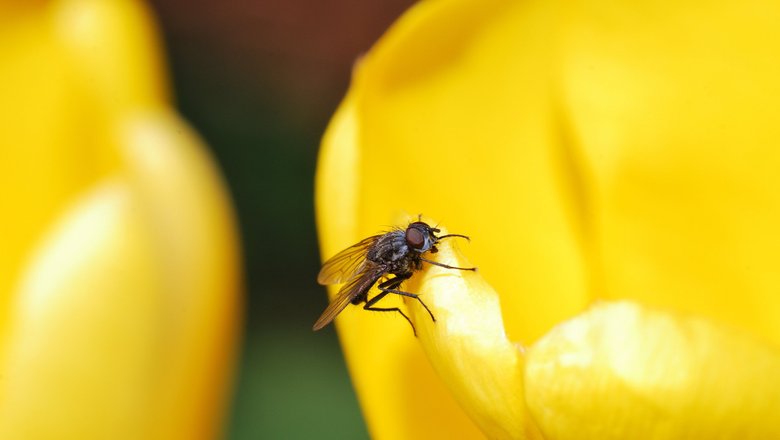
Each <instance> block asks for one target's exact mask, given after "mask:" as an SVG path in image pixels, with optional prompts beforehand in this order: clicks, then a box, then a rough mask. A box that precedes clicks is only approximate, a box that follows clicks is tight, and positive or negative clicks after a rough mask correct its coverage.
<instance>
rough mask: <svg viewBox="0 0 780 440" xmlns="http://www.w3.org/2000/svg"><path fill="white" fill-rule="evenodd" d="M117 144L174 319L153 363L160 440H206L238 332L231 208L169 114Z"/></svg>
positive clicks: (206, 160)
mask: <svg viewBox="0 0 780 440" xmlns="http://www.w3.org/2000/svg"><path fill="white" fill-rule="evenodd" d="M117 135H118V137H119V139H118V142H119V143H120V144H121V151H122V153H123V157H124V159H125V161H126V162H125V165H126V169H127V175H128V178H129V179H130V181H131V182H132V184H133V187H134V188H135V189H136V190H137V192H138V195H139V197H140V198H141V199H142V200H143V206H144V213H145V214H146V215H148V217H149V218H148V221H149V222H150V224H151V227H152V228H153V229H152V231H150V232H151V233H152V234H153V236H154V237H155V243H156V244H157V248H158V251H159V253H160V255H161V258H163V261H161V262H160V264H162V265H164V267H165V297H166V302H167V304H166V308H168V309H169V310H175V311H176V312H175V313H174V314H172V315H170V316H168V319H167V321H166V327H165V329H164V330H165V335H166V339H167V341H168V345H167V349H166V352H165V353H164V354H161V355H160V356H161V358H160V362H161V365H162V366H164V370H162V371H161V375H162V377H161V378H160V402H159V403H160V405H161V408H160V412H159V413H158V414H157V416H158V417H159V418H160V419H161V423H160V425H161V429H162V432H161V434H160V437H161V438H172V437H183V438H199V437H209V434H213V433H217V432H219V428H220V425H219V423H220V422H221V420H222V418H221V416H222V415H223V414H222V412H223V411H224V409H225V408H226V406H227V403H228V392H229V388H228V387H226V386H225V384H226V383H228V382H229V378H230V376H231V374H232V373H233V361H234V359H235V357H236V348H237V347H236V343H235V341H236V340H237V339H238V332H239V328H240V325H241V322H240V319H239V295H238V294H239V291H240V287H241V286H240V282H239V277H240V274H239V271H238V267H239V255H238V254H239V250H238V244H237V243H238V237H237V236H236V234H235V232H234V231H235V230H236V224H235V220H234V218H233V216H232V215H231V207H230V203H229V202H230V200H229V199H228V198H227V197H226V194H225V191H224V186H223V182H222V180H221V178H220V176H219V174H218V171H217V170H216V168H215V167H214V165H213V162H212V160H211V158H210V157H209V156H208V155H207V154H206V153H205V151H204V147H205V146H204V145H202V144H201V141H200V140H199V139H198V138H197V136H196V135H195V134H194V133H192V132H191V130H190V128H189V127H188V126H187V125H186V124H185V123H183V122H182V121H181V120H179V119H178V117H176V116H175V115H174V114H172V113H170V112H166V111H150V112H139V113H136V114H132V115H130V116H128V117H127V118H126V119H125V120H123V121H122V123H121V124H120V125H119V127H117Z"/></svg>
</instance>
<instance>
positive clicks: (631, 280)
mask: <svg viewBox="0 0 780 440" xmlns="http://www.w3.org/2000/svg"><path fill="white" fill-rule="evenodd" d="M779 5H780V4H778V3H775V2H763V1H747V2H738V3H734V2H724V1H716V2H704V3H702V2H698V1H684V2H642V3H635V2H631V3H628V2H624V3H615V2H602V1H588V2H579V3H575V4H570V5H567V6H566V7H565V8H561V9H560V13H561V23H560V27H559V28H557V33H558V34H559V36H560V44H561V50H560V54H561V59H560V78H561V97H562V98H563V102H564V105H565V108H566V114H567V116H568V118H569V120H568V122H567V125H569V126H570V130H571V132H572V133H573V136H572V139H571V141H572V142H571V144H570V146H571V147H572V149H573V150H575V151H576V152H577V153H576V154H575V156H577V157H579V158H580V159H581V161H579V162H578V168H580V169H582V170H584V172H585V173H586V174H587V175H589V176H591V177H592V180H591V181H590V184H589V185H588V187H587V188H586V189H587V191H585V192H586V193H587V196H588V202H589V204H588V206H589V211H588V212H589V213H590V214H591V216H590V224H591V225H592V231H591V233H592V234H593V237H594V238H596V240H594V242H593V243H594V244H596V245H597V247H598V249H599V250H598V254H599V255H600V260H601V261H600V266H599V265H595V266H594V268H596V269H599V270H601V271H602V273H601V275H600V279H602V281H603V283H604V284H603V286H602V287H603V288H602V289H600V291H599V294H600V295H603V296H605V297H607V298H613V299H620V298H629V299H634V300H636V301H638V302H640V303H643V304H648V305H655V306H661V307H665V308H674V309H677V310H688V311H696V313H697V314H700V315H702V316H707V317H711V318H714V319H717V320H718V321H722V322H727V323H730V324H733V325H735V326H739V327H741V328H745V329H749V330H750V331H751V332H753V333H754V334H756V335H762V336H769V337H771V339H772V340H773V341H774V344H775V346H778V347H780V319H777V317H778V316H780V295H778V294H777V292H778V286H780V270H777V261H780V228H778V227H777V225H778V224H780V209H778V206H780V178H778V177H779V176H780V174H778V172H777V170H778V169H780V149H778V148H777V146H778V145H780V124H777V123H776V121H777V120H778V118H780V107H779V106H778V105H777V102H778V100H780V87H778V82H777V78H778V77H780V58H778V57H776V56H775V54H777V53H778V52H780V33H778V32H777V26H776V23H777V22H778V20H780V6H779ZM735 292H738V293H735Z"/></svg>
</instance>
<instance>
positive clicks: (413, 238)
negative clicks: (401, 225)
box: [406, 228, 425, 249]
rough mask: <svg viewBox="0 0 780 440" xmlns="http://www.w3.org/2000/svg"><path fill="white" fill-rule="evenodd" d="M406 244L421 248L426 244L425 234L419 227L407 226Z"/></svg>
mask: <svg viewBox="0 0 780 440" xmlns="http://www.w3.org/2000/svg"><path fill="white" fill-rule="evenodd" d="M406 244H408V245H409V247H411V248H413V249H421V248H422V247H423V246H424V245H425V235H424V234H423V233H422V231H420V230H419V229H417V228H407V229H406Z"/></svg>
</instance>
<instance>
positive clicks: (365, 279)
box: [313, 221, 477, 336]
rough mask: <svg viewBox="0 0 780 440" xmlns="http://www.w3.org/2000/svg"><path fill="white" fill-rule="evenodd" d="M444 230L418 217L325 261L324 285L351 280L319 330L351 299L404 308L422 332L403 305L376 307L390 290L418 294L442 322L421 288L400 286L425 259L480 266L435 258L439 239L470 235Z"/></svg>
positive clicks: (321, 320)
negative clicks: (370, 294)
mask: <svg viewBox="0 0 780 440" xmlns="http://www.w3.org/2000/svg"><path fill="white" fill-rule="evenodd" d="M438 232H441V231H440V230H439V229H437V228H435V227H434V228H432V227H430V226H429V225H428V224H427V223H425V222H422V221H416V222H413V223H410V224H409V226H407V227H406V229H405V230H404V229H401V228H396V229H393V230H392V231H390V232H386V233H384V234H378V235H373V236H371V237H368V238H365V239H363V240H362V241H360V242H358V243H356V244H354V245H352V246H350V247H348V248H346V249H344V250H343V251H341V252H339V253H338V254H336V255H335V256H334V257H333V258H331V259H330V260H328V261H326V262H325V264H323V265H322V269H321V270H320V273H319V275H318V276H317V282H318V283H320V284H322V285H329V284H340V283H345V284H344V286H343V287H342V288H341V289H340V290H339V293H338V294H337V295H336V298H334V299H333V301H332V302H331V303H330V304H329V305H328V308H326V309H325V311H324V312H323V313H322V316H320V318H319V319H318V320H317V322H315V323H314V327H313V329H314V330H315V331H316V330H319V329H321V328H323V327H325V326H326V325H328V324H330V322H331V321H333V319H334V318H336V315H338V314H339V313H341V311H342V310H344V309H345V308H346V307H347V305H349V304H350V303H352V304H354V305H359V304H361V303H365V304H363V309H365V310H372V311H375V312H398V313H400V314H401V316H403V317H404V318H405V319H406V321H407V322H409V325H411V326H412V332H414V335H415V336H417V330H416V329H415V328H414V324H412V321H411V320H410V319H409V317H408V316H406V314H405V313H404V312H402V311H401V309H399V308H398V307H376V306H375V304H376V303H377V302H378V301H379V300H381V299H382V298H384V297H385V296H386V295H387V294H388V293H394V294H396V295H401V296H407V297H409V298H414V299H416V300H417V301H418V302H419V303H420V304H422V306H423V307H425V310H427V311H428V314H429V315H431V320H433V322H436V318H435V317H434V316H433V313H432V312H431V310H430V309H429V308H428V306H426V305H425V303H424V302H423V301H422V299H420V297H419V296H418V295H417V294H415V293H410V292H405V291H403V290H400V286H401V283H403V282H404V281H406V280H408V279H409V278H411V276H412V275H413V274H414V272H416V271H418V270H420V269H422V265H423V262H425V263H428V264H433V265H435V266H440V267H444V268H447V269H457V270H471V271H474V270H476V269H477V268H476V267H455V266H449V265H447V264H442V263H437V262H436V261H432V260H429V259H427V258H425V257H423V255H424V254H425V253H426V252H430V253H432V254H435V253H436V252H438V249H437V248H436V244H437V243H438V242H439V241H440V240H442V239H445V238H449V237H461V238H465V239H467V240H468V239H469V237H467V236H465V235H460V234H447V235H442V236H440V237H439V236H436V234H437V233H438ZM377 283H379V284H378V285H377V288H378V289H379V293H377V294H376V295H374V297H373V298H371V299H369V298H368V292H369V291H370V290H371V288H372V287H374V285H376V284H377Z"/></svg>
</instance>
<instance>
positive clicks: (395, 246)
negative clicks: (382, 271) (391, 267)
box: [366, 231, 409, 264]
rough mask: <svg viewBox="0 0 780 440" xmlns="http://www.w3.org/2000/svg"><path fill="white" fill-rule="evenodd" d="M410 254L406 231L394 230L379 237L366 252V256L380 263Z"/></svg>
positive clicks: (400, 258)
mask: <svg viewBox="0 0 780 440" xmlns="http://www.w3.org/2000/svg"><path fill="white" fill-rule="evenodd" d="M408 254H409V246H408V245H407V244H406V239H405V238H404V232H403V231H392V232H388V233H387V234H385V235H383V236H381V237H379V238H378V239H377V241H376V243H374V245H373V246H371V248H370V249H369V250H368V252H367V253H366V258H367V259H369V260H371V261H373V262H375V263H378V264H388V263H393V262H397V261H399V260H402V259H404V258H406V256H407V255H408Z"/></svg>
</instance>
